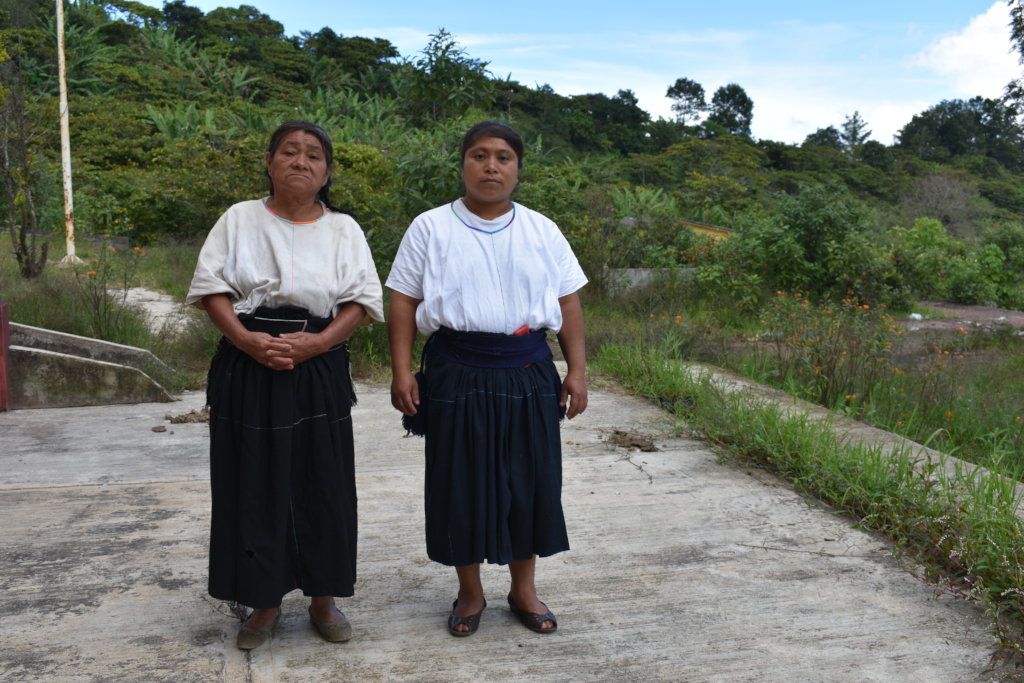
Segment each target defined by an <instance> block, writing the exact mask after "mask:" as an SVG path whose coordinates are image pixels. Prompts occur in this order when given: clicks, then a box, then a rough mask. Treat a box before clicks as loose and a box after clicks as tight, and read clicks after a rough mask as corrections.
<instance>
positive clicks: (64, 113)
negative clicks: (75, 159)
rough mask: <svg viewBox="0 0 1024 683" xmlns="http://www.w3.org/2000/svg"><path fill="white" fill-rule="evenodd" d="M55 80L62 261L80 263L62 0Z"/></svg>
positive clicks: (58, 0) (58, 1) (58, 11)
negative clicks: (57, 88)
mask: <svg viewBox="0 0 1024 683" xmlns="http://www.w3.org/2000/svg"><path fill="white" fill-rule="evenodd" d="M57 80H58V82H59V83H60V155H61V169H62V171H63V176H64V236H65V240H66V242H67V249H68V254H67V256H65V257H64V263H81V262H82V260H81V259H80V258H78V257H77V256H75V204H74V199H73V195H72V191H71V129H70V126H69V124H68V80H67V74H66V66H65V63H64V0H57Z"/></svg>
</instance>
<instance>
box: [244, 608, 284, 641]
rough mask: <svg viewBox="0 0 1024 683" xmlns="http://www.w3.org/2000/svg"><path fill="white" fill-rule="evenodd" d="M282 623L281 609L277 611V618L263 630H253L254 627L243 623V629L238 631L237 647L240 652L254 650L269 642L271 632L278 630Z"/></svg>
mask: <svg viewBox="0 0 1024 683" xmlns="http://www.w3.org/2000/svg"><path fill="white" fill-rule="evenodd" d="M280 623H281V608H278V610H277V616H276V617H274V621H272V622H271V623H270V624H269V625H267V626H263V627H262V628H253V627H252V626H246V624H245V622H242V628H240V629H238V639H237V640H236V645H238V649H239V650H254V649H256V648H258V647H259V646H260V645H262V644H263V643H265V642H267V638H269V637H270V634H271V632H273V631H274V629H276V628H277V625H278V624H280Z"/></svg>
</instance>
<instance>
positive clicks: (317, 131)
mask: <svg viewBox="0 0 1024 683" xmlns="http://www.w3.org/2000/svg"><path fill="white" fill-rule="evenodd" d="M297 130H301V131H302V132H303V133H309V134H310V135H312V136H313V137H315V138H316V139H317V140H319V141H320V146H321V147H323V148H324V161H326V162H327V169H328V170H329V171H333V170H334V144H333V143H332V142H331V136H329V135H328V134H327V131H325V130H324V129H323V128H321V127H320V126H318V125H316V124H315V123H313V122H312V121H303V120H302V119H296V120H294V121H285V122H284V123H282V124H281V125H280V126H278V127H277V130H275V131H274V133H273V134H272V135H271V136H270V144H269V145H267V154H269V155H270V157H271V158H273V157H274V153H275V152H277V148H278V147H280V146H281V141H282V140H284V139H285V138H286V137H287V136H288V135H290V134H291V133H294V132H295V131H297ZM267 177H268V178H269V177H270V171H269V170H268V171H267ZM331 184H332V180H331V178H328V179H327V183H326V184H325V185H324V186H323V187H321V188H320V191H319V192H317V195H316V198H317V199H319V200H320V201H321V202H323V204H324V206H326V207H327V208H328V209H329V210H330V211H335V212H337V213H347V214H349V215H352V212H351V211H346V210H345V209H340V208H338V207H337V206H334V205H333V204H331V199H330V196H329V191H330V189H331ZM270 195H271V196H273V195H274V181H273V180H271V181H270Z"/></svg>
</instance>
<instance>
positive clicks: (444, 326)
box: [387, 121, 587, 636]
mask: <svg viewBox="0 0 1024 683" xmlns="http://www.w3.org/2000/svg"><path fill="white" fill-rule="evenodd" d="M522 163H523V142H522V139H521V138H520V137H519V135H518V134H517V133H516V132H515V131H514V130H513V129H511V128H510V127H508V126H506V125H504V124H502V123H498V122H495V121H484V122H482V123H479V124H477V125H475V126H473V127H472V128H471V129H470V130H469V131H468V132H467V133H466V135H465V137H464V138H463V140H462V157H461V166H462V180H463V183H464V185H465V189H466V193H465V195H464V196H463V197H462V198H460V199H456V200H455V201H453V202H452V203H451V204H445V205H444V206H441V207H438V208H436V209H433V210H431V211H427V212H426V213H423V214H421V215H420V216H418V217H417V218H416V219H415V220H414V221H413V222H412V225H410V226H409V229H408V230H407V231H406V233H405V236H404V238H403V240H402V243H401V246H400V247H399V250H398V255H397V257H396V259H395V262H394V265H393V267H392V270H391V274H390V276H389V277H388V280H387V286H388V287H389V288H390V289H392V290H393V294H392V297H391V310H390V313H389V317H388V334H389V337H390V343H391V353H392V371H393V379H392V384H391V402H392V404H393V405H394V406H395V408H397V409H398V410H400V411H401V412H402V413H403V414H405V415H407V416H416V415H417V413H418V412H419V411H424V412H425V413H426V414H425V415H419V417H420V418H425V419H424V420H423V422H424V431H425V436H426V486H425V489H426V527H427V529H426V536H427V555H428V556H429V557H430V559H432V560H434V561H436V562H439V563H441V564H445V565H449V566H454V567H455V570H456V574H457V576H458V580H459V592H458V597H457V599H456V600H455V602H454V604H453V605H452V610H451V613H450V614H449V616H448V629H449V632H450V633H451V634H452V635H454V636H468V635H471V634H472V633H474V632H475V631H476V630H477V627H478V625H479V622H480V615H481V613H482V612H483V610H484V607H486V605H487V602H486V600H485V598H484V590H483V586H482V584H481V580H480V563H482V562H484V561H487V562H491V563H497V564H508V566H509V571H510V574H511V590H510V592H509V594H508V604H509V608H510V609H511V610H512V612H513V613H514V614H516V615H517V616H518V617H519V619H520V620H521V621H522V623H523V624H524V625H525V626H526V627H527V628H530V629H531V630H533V631H536V632H538V633H553V632H554V631H555V630H556V629H557V627H558V623H557V620H556V618H555V616H554V614H552V613H551V611H550V610H548V608H547V606H546V605H545V604H544V603H542V602H541V601H540V600H539V599H538V597H537V589H536V586H535V580H534V575H535V567H536V558H537V556H541V557H544V556H548V555H552V554H554V553H558V552H561V551H564V550H568V548H569V542H568V536H567V534H566V529H565V519H564V517H563V514H562V506H561V476H562V471H561V446H560V443H561V442H560V439H559V419H560V417H561V416H562V415H563V414H565V411H566V410H568V417H570V418H572V417H575V416H576V415H578V414H580V413H582V412H583V411H584V410H585V409H586V406H587V386H586V381H585V378H584V364H585V351H584V335H583V315H582V312H581V309H580V302H579V297H578V296H577V294H576V292H577V290H579V288H580V287H582V286H583V285H584V284H585V283H586V281H587V280H586V277H585V276H584V274H583V271H582V270H581V269H580V266H579V263H578V262H577V260H576V257H575V256H574V255H573V253H572V250H571V249H570V247H569V244H568V242H566V240H565V238H564V237H563V236H562V233H561V232H560V231H559V229H558V227H557V226H556V225H555V224H554V223H552V222H551V221H550V220H548V219H547V218H545V217H544V216H542V215H541V214H539V213H536V212H535V211H531V210H530V209H528V208H526V207H524V206H521V205H519V204H515V203H513V202H512V199H511V196H512V192H513V190H514V189H515V188H516V185H517V183H518V178H519V170H520V168H521V167H522ZM417 329H419V331H420V332H421V333H423V334H424V335H430V338H429V340H428V341H427V344H426V347H425V349H424V357H423V361H422V364H423V365H424V366H425V377H424V384H423V386H424V387H425V388H426V393H427V395H426V396H425V395H423V394H422V393H421V392H420V385H419V384H418V383H417V381H416V378H415V377H414V375H413V373H412V372H411V370H410V355H411V352H412V347H413V340H414V338H415V336H416V331H417ZM548 330H550V331H553V332H555V333H557V335H558V341H559V344H560V345H561V348H562V353H563V355H564V356H565V359H566V361H567V363H568V373H567V374H566V376H565V379H564V380H559V377H558V373H557V371H556V370H555V366H554V363H553V362H552V357H551V351H550V349H549V347H548V345H547V341H546V332H547V331H548Z"/></svg>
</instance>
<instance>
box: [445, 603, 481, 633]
mask: <svg viewBox="0 0 1024 683" xmlns="http://www.w3.org/2000/svg"><path fill="white" fill-rule="evenodd" d="M458 604H459V599H458V598H455V602H453V603H452V611H451V614H449V615H448V633H451V634H452V635H453V636H455V637H456V638H465V637H466V636H471V635H473V634H474V633H476V630H477V628H479V627H480V615H481V614H483V613H484V610H485V609H487V601H486V600H484V606H483V607H481V608H480V611H479V612H477V613H476V614H469V615H467V616H464V617H460V616H458V615H457V614H455V608H456V607H457V606H458ZM463 624H465V625H466V628H467V629H468V630H466V631H460V630H458V628H456V627H458V626H461V625H463Z"/></svg>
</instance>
